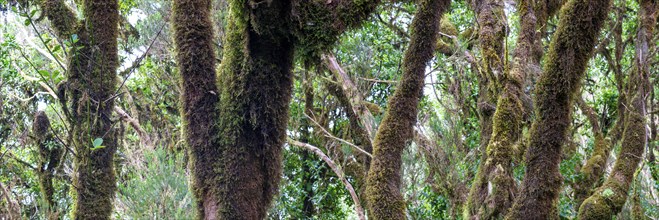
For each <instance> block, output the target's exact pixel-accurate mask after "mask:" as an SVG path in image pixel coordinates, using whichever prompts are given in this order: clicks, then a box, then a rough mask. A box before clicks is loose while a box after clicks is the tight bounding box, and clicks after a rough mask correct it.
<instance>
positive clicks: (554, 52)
mask: <svg viewBox="0 0 659 220" xmlns="http://www.w3.org/2000/svg"><path fill="white" fill-rule="evenodd" d="M609 4H610V0H571V1H569V2H568V3H567V4H566V5H565V6H564V7H563V9H562V11H561V13H562V14H561V16H560V21H559V24H558V27H557V30H556V32H555V34H554V36H553V37H552V42H551V44H550V47H549V52H548V54H547V57H546V62H545V68H544V70H545V72H544V73H543V74H542V75H541V76H540V78H539V79H538V82H537V84H536V96H535V105H536V106H535V116H536V118H535V120H534V122H533V125H532V128H531V131H530V132H531V136H530V140H529V147H528V150H527V152H526V164H527V166H526V173H525V175H524V181H523V182H522V188H521V192H520V193H519V195H518V196H517V198H516V199H515V203H514V205H513V207H512V209H511V211H510V213H509V214H508V216H507V218H510V219H558V210H557V202H558V195H559V192H560V189H561V183H562V177H561V175H560V172H559V169H558V168H559V167H558V165H559V163H560V159H561V147H562V146H563V144H564V143H565V137H566V132H567V128H568V126H569V125H570V119H571V117H570V115H571V109H572V106H573V105H572V103H573V98H572V97H573V96H574V95H575V93H576V92H577V91H579V88H580V85H581V83H582V78H583V77H584V75H585V74H584V73H585V69H586V66H587V62H588V60H589V58H590V57H591V53H592V51H593V48H594V46H595V44H596V42H597V36H598V35H599V30H600V28H601V26H602V23H603V22H604V20H605V19H606V15H607V12H608V9H609Z"/></svg>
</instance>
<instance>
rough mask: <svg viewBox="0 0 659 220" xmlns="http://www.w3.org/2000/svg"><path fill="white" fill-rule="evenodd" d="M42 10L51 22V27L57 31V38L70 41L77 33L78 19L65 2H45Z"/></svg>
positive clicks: (49, 0)
mask: <svg viewBox="0 0 659 220" xmlns="http://www.w3.org/2000/svg"><path fill="white" fill-rule="evenodd" d="M41 8H42V9H43V13H44V14H45V15H46V17H47V18H48V20H50V25H51V26H52V27H53V29H54V30H55V33H56V34H57V37H59V38H60V39H65V40H68V39H69V38H70V37H71V35H72V34H74V33H75V27H76V25H77V24H78V19H76V16H75V14H74V13H73V10H71V8H69V7H68V6H66V3H64V1H63V0H43V1H41Z"/></svg>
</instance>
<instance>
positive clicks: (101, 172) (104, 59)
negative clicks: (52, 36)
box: [68, 0, 119, 219]
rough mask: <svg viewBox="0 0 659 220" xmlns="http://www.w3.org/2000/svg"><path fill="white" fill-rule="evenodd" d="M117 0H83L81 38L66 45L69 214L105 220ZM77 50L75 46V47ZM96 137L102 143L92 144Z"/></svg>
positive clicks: (112, 186)
mask: <svg viewBox="0 0 659 220" xmlns="http://www.w3.org/2000/svg"><path fill="white" fill-rule="evenodd" d="M118 8H119V3H118V1H117V0H93V1H92V0H85V1H84V2H83V14H84V18H85V20H84V22H83V23H82V24H80V27H79V29H78V33H77V34H78V36H79V38H80V40H79V41H78V42H77V43H76V44H74V48H73V49H72V50H71V52H70V54H71V56H72V57H71V60H70V64H69V68H70V69H69V79H68V93H70V94H71V95H70V98H69V101H70V102H72V106H73V107H72V108H70V109H71V110H72V111H73V113H72V114H73V117H72V118H73V121H74V122H73V123H74V124H75V127H74V129H73V141H74V146H75V151H76V157H75V160H74V164H75V170H76V175H75V176H74V179H73V185H74V189H75V190H74V197H75V198H76V200H75V204H74V206H73V216H74V218H76V219H109V218H110V216H111V215H112V208H113V205H112V201H113V200H114V196H115V190H116V178H115V174H114V163H113V157H114V153H115V151H116V148H117V141H116V136H115V134H116V132H115V129H114V128H113V122H112V121H111V119H110V116H111V115H112V111H113V109H112V108H113V107H114V98H115V97H116V96H115V92H116V91H117V89H116V80H117V76H116V71H117V67H118V66H119V60H118V59H119V57H118V56H117V34H118V23H117V22H118V21H119V10H118ZM80 47H81V49H79V50H77V49H76V48H80ZM97 138H101V139H102V140H103V143H102V146H104V147H103V148H99V149H92V147H93V145H92V142H91V141H92V140H95V139H97Z"/></svg>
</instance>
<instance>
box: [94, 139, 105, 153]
mask: <svg viewBox="0 0 659 220" xmlns="http://www.w3.org/2000/svg"><path fill="white" fill-rule="evenodd" d="M103 148H105V146H103V138H96V139H94V140H93V141H92V148H91V149H92V151H94V150H98V149H103Z"/></svg>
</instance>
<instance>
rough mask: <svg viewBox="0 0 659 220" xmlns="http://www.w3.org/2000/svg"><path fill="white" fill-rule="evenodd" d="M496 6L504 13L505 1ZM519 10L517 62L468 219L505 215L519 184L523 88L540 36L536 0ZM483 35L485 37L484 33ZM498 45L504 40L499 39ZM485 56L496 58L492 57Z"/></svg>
mask: <svg viewBox="0 0 659 220" xmlns="http://www.w3.org/2000/svg"><path fill="white" fill-rule="evenodd" d="M495 5H496V6H497V9H496V10H495V11H499V12H498V13H500V14H503V3H500V4H492V5H491V6H495ZM481 10H482V9H481ZM519 11H520V15H521V19H522V20H521V24H522V28H521V31H520V35H519V37H518V39H517V41H518V44H517V48H516V50H515V56H514V60H513V61H514V63H513V66H512V69H511V70H509V71H505V72H504V73H503V75H502V76H501V77H500V80H499V82H498V83H500V84H501V85H502V90H501V92H500V93H501V94H500V96H499V100H498V101H497V108H496V111H495V112H494V118H493V130H492V136H491V139H490V142H489V144H488V145H487V148H486V152H485V154H486V155H485V156H484V157H483V159H482V160H483V162H481V164H480V166H479V172H478V174H477V175H476V180H475V182H474V184H473V185H472V188H471V191H470V196H469V200H468V206H467V209H466V210H465V214H466V216H465V218H471V219H497V218H502V217H503V216H505V215H506V213H507V212H508V208H510V206H511V205H512V202H513V199H514V198H515V191H516V184H515V180H514V179H513V176H512V175H513V167H512V161H513V156H514V155H515V154H514V152H515V151H516V148H517V145H518V141H519V138H520V136H521V134H522V117H523V113H524V107H523V105H522V100H521V98H520V97H521V96H522V95H524V91H523V88H522V87H523V85H524V82H525V80H526V75H527V71H528V70H529V66H530V65H532V64H533V62H534V59H533V54H532V53H533V49H534V45H535V44H534V41H535V39H536V36H535V32H536V31H535V28H536V18H535V15H534V12H533V4H532V2H531V1H528V0H522V1H520V2H519ZM482 13H483V12H482ZM500 16H503V15H500ZM500 16H498V17H500ZM500 25H505V24H500ZM504 27H505V26H504ZM501 36H504V37H505V33H501ZM482 38H484V36H481V39H482ZM491 43H493V42H491ZM497 44H503V42H499V41H497ZM484 58H485V59H496V58H493V57H488V56H485V57H484ZM494 63H497V62H494ZM501 65H503V64H501Z"/></svg>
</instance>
